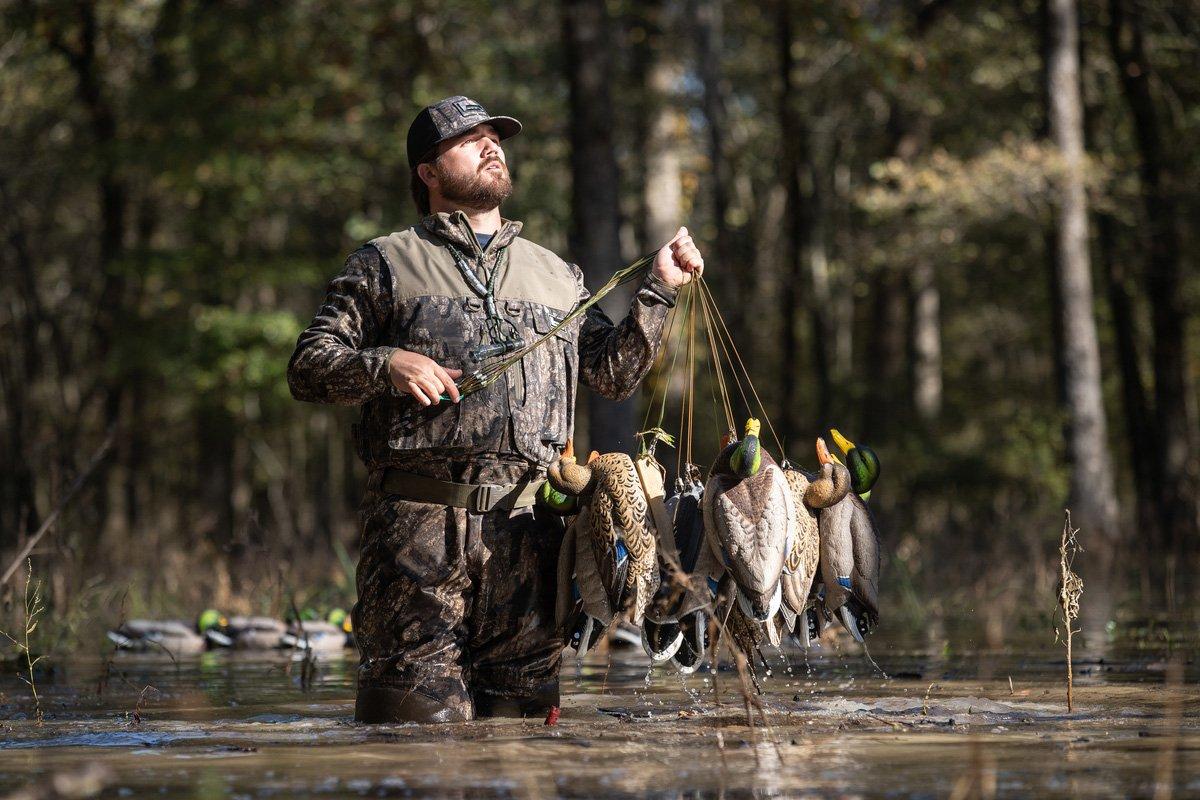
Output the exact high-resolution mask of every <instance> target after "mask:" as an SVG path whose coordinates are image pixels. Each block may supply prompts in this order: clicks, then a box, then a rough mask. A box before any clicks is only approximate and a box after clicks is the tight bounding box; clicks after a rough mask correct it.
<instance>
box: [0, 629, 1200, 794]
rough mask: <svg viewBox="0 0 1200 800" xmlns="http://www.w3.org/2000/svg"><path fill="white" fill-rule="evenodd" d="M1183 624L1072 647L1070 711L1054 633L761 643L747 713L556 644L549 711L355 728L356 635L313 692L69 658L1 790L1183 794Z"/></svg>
mask: <svg viewBox="0 0 1200 800" xmlns="http://www.w3.org/2000/svg"><path fill="white" fill-rule="evenodd" d="M1190 635H1191V637H1192V638H1191V641H1190V642H1189V641H1187V640H1186V637H1185V639H1180V638H1179V637H1176V638H1175V640H1174V642H1173V644H1172V645H1171V652H1168V651H1167V650H1166V649H1165V647H1160V646H1153V647H1146V646H1129V647H1124V648H1122V647H1114V648H1110V652H1108V653H1107V654H1106V656H1105V658H1104V659H1103V661H1101V660H1099V659H1095V658H1093V659H1091V660H1090V661H1087V662H1085V663H1083V664H1080V665H1079V669H1078V682H1077V689H1076V708H1075V710H1074V711H1073V712H1071V713H1068V712H1067V711H1066V707H1065V704H1064V695H1063V689H1062V684H1061V677H1060V676H1061V672H1062V662H1061V656H1060V654H1059V653H1057V652H1054V651H1046V652H1041V653H1030V654H1020V655H1014V654H1012V653H983V654H979V653H974V654H971V655H968V656H947V655H944V654H942V653H938V654H927V653H922V652H920V651H919V650H914V649H911V648H909V647H907V646H905V644H904V643H902V642H895V641H892V642H889V641H888V640H887V639H879V640H877V641H875V642H874V643H873V644H872V654H873V655H874V657H875V660H876V661H877V662H878V669H876V668H875V667H873V666H872V665H871V664H870V663H869V662H868V661H867V660H866V659H864V658H863V657H862V656H861V654H854V653H850V652H848V651H846V650H842V649H837V650H836V651H832V652H831V651H829V649H828V648H827V649H826V651H825V652H821V651H816V652H817V653H818V654H814V655H810V657H809V659H808V663H807V665H806V664H805V660H804V657H803V654H802V653H800V652H799V651H788V652H787V654H786V655H787V658H789V659H790V660H791V661H792V662H793V664H792V667H791V670H790V673H789V670H788V667H787V666H786V664H785V663H784V662H783V658H782V654H773V655H772V660H773V662H774V663H773V665H772V666H773V674H772V675H771V676H770V677H768V678H766V679H765V680H764V681H763V685H762V688H763V694H762V695H761V696H760V698H759V699H760V702H761V710H760V709H758V708H756V707H754V706H751V708H750V714H751V716H752V717H753V723H754V724H753V725H750V724H748V721H747V720H748V717H747V709H746V706H745V704H744V702H743V695H742V693H741V692H740V691H739V690H738V688H737V686H738V681H737V677H736V675H735V674H732V673H729V672H724V671H722V672H720V673H719V674H718V675H717V676H715V677H716V682H717V686H716V688H715V689H714V686H713V677H714V676H712V675H693V676H690V677H689V678H687V679H686V680H685V679H683V678H682V677H681V676H679V675H678V674H676V673H675V672H673V671H670V670H665V669H659V670H656V671H654V672H653V674H651V675H650V677H649V679H647V674H648V670H647V666H646V660H645V659H644V657H642V656H641V655H640V653H637V652H635V651H633V650H626V651H621V650H614V651H613V652H612V653H611V654H607V655H599V654H597V655H594V656H591V657H589V659H588V660H587V661H586V663H584V664H582V665H577V664H576V663H575V662H574V661H573V660H571V659H570V658H569V657H568V661H567V662H566V666H565V667H564V671H563V711H562V717H561V720H560V721H559V723H558V725H556V726H554V727H547V726H545V725H543V720H541V719H535V720H511V719H510V720H496V721H480V722H475V723H470V724H463V725H448V726H418V725H405V726H381V727H375V728H369V727H364V726H360V725H356V724H354V723H353V722H352V720H351V715H352V711H353V698H354V681H353V673H354V670H353V668H354V665H355V657H354V655H353V653H350V654H348V655H347V657H346V658H345V659H333V660H328V661H325V662H322V663H321V664H320V665H319V667H318V670H317V674H316V676H315V679H314V680H313V682H312V685H311V686H308V687H307V688H306V687H304V686H302V685H301V683H302V682H301V680H300V674H299V669H298V668H294V669H288V661H287V659H286V658H285V657H279V656H268V657H261V656H259V657H246V656H243V655H238V654H230V653H210V654H207V655H204V656H201V657H197V658H193V659H189V660H181V661H180V662H178V663H174V662H172V661H171V660H169V659H164V658H149V657H145V656H142V657H129V658H125V657H121V658H116V659H112V660H107V661H106V660H104V659H94V660H86V659H79V660H77V661H74V662H69V663H61V662H60V663H58V664H57V665H56V668H55V671H54V673H53V674H52V675H47V676H45V677H43V678H42V679H41V683H40V687H39V688H40V691H41V694H42V702H43V707H44V708H45V710H46V720H45V722H44V723H43V724H42V725H41V726H39V725H38V724H37V723H36V721H35V720H33V719H30V718H28V717H27V714H28V712H29V710H30V708H31V706H30V703H29V693H28V690H27V688H26V687H25V686H24V685H23V684H21V683H20V682H19V681H17V680H16V678H15V676H12V675H9V674H5V675H0V731H2V736H3V740H2V742H0V796H4V795H5V794H6V793H7V792H9V791H12V790H16V789H17V788H19V787H22V786H27V785H43V786H44V785H46V784H47V783H48V782H49V781H50V780H51V778H52V776H53V775H55V774H60V775H62V774H71V773H74V772H79V771H82V770H85V769H86V768H88V767H89V765H95V764H100V765H102V768H103V769H104V771H105V772H107V775H108V777H107V780H106V783H107V788H105V789H104V791H103V792H102V795H101V796H104V797H127V796H142V795H153V796H156V797H163V796H165V797H197V798H205V797H221V796H227V795H232V796H237V797H274V796H283V797H295V796H305V797H323V798H324V797H384V796H400V797H409V796H438V797H441V796H448V797H531V798H542V797H556V796H565V797H594V796H598V795H604V796H616V797H642V796H652V797H794V796H850V797H946V796H952V795H954V796H963V797H965V796H992V795H996V796H1011V797H1023V796H1072V797H1124V796H1131V795H1151V794H1153V793H1154V791H1155V788H1156V781H1162V782H1163V784H1164V785H1163V787H1162V789H1163V790H1169V791H1170V792H1171V793H1173V795H1174V796H1175V797H1187V796H1200V685H1198V684H1197V680H1198V679H1200V675H1198V674H1197V672H1198V670H1200V666H1198V665H1197V662H1196V658H1195V656H1196V648H1195V630H1194V629H1193V630H1192V631H1191V634H1190ZM1181 642H1182V644H1181ZM569 655H570V654H569V653H568V656H569ZM1171 663H1181V664H1182V665H1183V667H1182V671H1181V672H1182V674H1181V677H1179V676H1180V671H1179V670H1174V669H1172V668H1171V667H1169V664H1171ZM884 673H886V676H885V674H884ZM1168 673H1170V674H1171V675H1172V676H1176V677H1174V678H1173V679H1171V680H1168V678H1167V674H1168ZM1010 678H1011V685H1010V682H1009V679H1010ZM1164 796H1168V795H1164Z"/></svg>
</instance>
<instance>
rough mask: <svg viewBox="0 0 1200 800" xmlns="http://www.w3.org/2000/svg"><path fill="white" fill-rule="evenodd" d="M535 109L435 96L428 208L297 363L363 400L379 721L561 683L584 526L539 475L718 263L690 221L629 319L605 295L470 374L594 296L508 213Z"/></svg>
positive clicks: (355, 264)
mask: <svg viewBox="0 0 1200 800" xmlns="http://www.w3.org/2000/svg"><path fill="white" fill-rule="evenodd" d="M520 130H521V124H520V123H519V122H518V121H517V120H515V119H513V118H511V117H502V116H490V115H488V113H487V112H486V111H485V110H484V108H483V106H481V105H479V104H478V103H476V102H474V101H472V100H470V99H468V98H466V97H461V96H456V97H450V98H447V99H445V100H442V101H440V102H438V103H435V104H433V105H431V106H428V107H426V108H425V109H423V110H422V111H421V113H420V114H418V115H417V118H416V119H415V120H414V121H413V123H412V126H411V127H410V128H409V131H408V158H409V167H410V168H411V171H412V190H413V198H414V201H415V202H416V204H417V207H418V209H419V210H420V212H421V214H422V215H423V218H422V219H421V221H420V223H419V224H417V225H413V226H412V227H410V228H408V229H407V230H403V231H398V232H396V233H392V234H390V235H388V236H383V237H380V238H378V239H374V240H372V241H371V242H370V243H369V244H367V245H365V246H363V247H361V248H359V249H358V250H356V251H355V252H354V253H352V254H351V255H350V257H349V258H348V259H347V261H346V265H345V268H344V270H343V271H342V273H341V274H340V275H339V276H338V277H336V278H334V280H333V282H332V283H331V284H330V286H329V291H328V296H327V297H326V300H325V304H324V305H323V306H322V307H321V309H320V310H319V311H318V312H317V316H316V318H315V319H314V320H313V322H312V324H311V325H310V326H309V327H308V329H307V330H305V331H304V332H303V333H302V334H301V335H300V339H299V342H298V343H297V345H296V352H295V354H294V355H293V356H292V360H291V363H290V364H289V366H288V383H289V385H290V386H291V389H292V394H293V396H294V397H296V398H297V399H299V400H307V401H311V402H320V403H341V404H349V405H361V406H362V417H361V420H360V422H359V424H358V425H357V426H356V427H355V440H356V444H357V447H358V452H359V455H360V456H361V457H362V459H363V461H364V462H365V463H366V465H367V468H368V469H369V470H370V478H369V479H368V483H367V492H366V496H365V497H364V499H363V502H362V506H361V514H362V523H363V529H362V540H361V555H360V560H359V565H358V576H357V582H358V603H357V605H356V606H355V609H354V619H353V623H354V631H355V636H356V638H357V640H358V645H359V648H360V651H361V658H362V660H361V663H360V666H359V674H358V698H357V703H356V705H355V717H356V718H357V719H358V720H360V721H363V722H404V721H417V722H444V721H456V720H468V719H471V718H472V717H475V716H495V715H500V714H505V715H511V714H544V713H546V711H547V710H548V709H549V708H550V707H552V706H555V705H557V704H558V701H559V693H558V670H559V663H560V658H561V652H562V647H563V643H562V639H561V636H560V634H559V633H558V632H556V631H555V630H554V592H555V588H556V587H555V580H556V565H557V554H558V547H559V543H560V540H561V537H562V532H563V526H562V521H561V518H559V517H557V516H556V515H554V514H553V513H551V512H550V511H548V510H546V509H544V508H542V507H541V506H539V505H535V503H534V495H535V492H536V489H537V486H538V485H539V484H540V483H541V481H542V480H543V479H544V476H545V469H546V465H547V464H549V463H550V462H551V461H552V460H553V459H555V458H557V456H558V454H559V452H560V451H561V450H562V448H563V446H564V445H565V443H566V441H567V439H568V438H569V437H570V436H571V433H572V428H573V421H574V407H575V384H576V381H577V380H580V381H582V382H583V383H585V384H587V385H588V386H590V387H591V388H592V389H593V390H595V391H597V392H599V393H600V394H602V395H604V396H605V397H608V398H611V399H614V400H616V399H621V398H623V397H627V396H629V395H630V394H631V393H632V392H633V391H634V389H635V388H636V387H637V385H638V383H639V382H640V381H641V379H642V378H643V376H644V375H645V374H646V372H647V370H649V368H650V366H651V364H652V363H653V361H654V358H655V356H656V354H657V351H658V348H659V345H660V340H661V338H662V334H663V323H664V322H665V320H666V317H667V314H668V311H669V309H670V308H671V307H672V306H673V305H674V302H675V295H676V291H677V290H678V288H679V287H680V286H682V285H684V284H685V283H687V282H688V281H689V280H690V279H691V278H692V276H693V275H696V276H698V275H699V274H700V273H701V271H702V270H703V260H702V259H701V257H700V253H699V251H698V250H697V249H696V246H695V245H694V244H693V243H692V240H691V238H690V237H689V236H688V235H687V231H686V229H683V228H681V229H680V230H679V233H678V234H677V235H676V236H675V238H674V239H673V240H672V241H671V242H670V243H668V244H667V245H665V246H664V247H663V248H662V249H661V250H660V251H659V253H658V256H657V258H656V260H655V263H654V267H653V269H652V271H651V272H650V274H649V275H648V276H647V277H646V279H645V281H644V282H643V283H642V285H641V287H640V289H639V290H638V292H637V295H636V297H635V298H634V300H633V302H632V304H631V308H630V311H629V315H628V316H627V317H626V318H625V320H624V321H623V322H621V324H620V325H614V324H613V323H612V321H611V320H609V319H608V318H607V317H606V316H605V315H604V313H603V312H602V311H600V310H599V308H598V307H596V306H593V307H592V308H591V309H589V311H588V313H587V314H586V316H583V317H580V318H579V319H577V320H575V321H574V322H572V323H571V324H569V325H567V326H565V327H564V328H563V329H562V330H561V331H558V332H557V334H556V335H555V336H553V337H552V338H551V340H550V341H547V342H546V343H544V344H542V345H541V346H539V347H537V348H536V349H534V350H533V351H532V352H530V353H528V354H527V355H525V356H524V357H523V358H522V359H521V360H520V362H519V363H518V364H515V365H513V366H512V367H511V368H509V369H508V370H507V371H506V372H505V373H504V375H503V377H501V378H500V379H499V380H498V381H496V382H495V383H493V384H491V385H490V386H488V387H487V388H486V389H483V390H480V391H477V392H474V393H470V394H460V392H459V391H458V388H457V387H456V385H455V380H456V379H458V378H460V377H461V376H462V375H463V374H464V373H466V374H470V373H471V372H474V371H475V370H477V369H478V368H479V367H480V366H481V365H482V364H484V363H487V362H488V361H489V360H490V359H492V358H495V357H496V356H497V355H498V354H503V353H505V352H510V351H512V350H513V349H515V348H516V347H518V346H520V345H521V344H522V343H524V342H529V341H532V340H533V339H534V338H536V337H539V336H541V335H542V334H545V333H549V332H550V331H551V330H552V329H553V327H554V326H555V325H556V324H557V323H559V322H561V321H562V319H563V317H564V316H565V315H566V314H567V313H568V312H569V311H571V310H572V309H573V308H575V307H576V306H577V305H578V304H579V303H580V302H582V301H583V300H585V299H586V298H587V297H588V291H587V289H585V288H584V284H583V274H582V272H581V271H580V269H579V268H578V267H577V266H575V265H573V264H568V263H566V262H564V261H563V260H562V259H560V258H559V257H558V256H556V255H554V254H553V253H552V252H550V251H549V250H547V249H545V248H543V247H539V246H538V245H536V244H533V243H532V242H529V241H527V240H525V239H522V238H520V237H519V236H518V233H519V232H520V230H521V223H520V222H514V221H512V220H506V219H504V218H502V217H501V216H500V203H501V202H503V201H504V200H505V199H506V198H507V197H508V196H509V195H510V193H511V192H512V181H511V179H510V178H509V174H508V167H507V164H506V162H505V157H504V150H503V149H502V148H501V145H500V142H501V141H502V140H503V139H506V138H508V137H510V136H513V135H515V134H517V133H518V132H520ZM614 266H616V265H614Z"/></svg>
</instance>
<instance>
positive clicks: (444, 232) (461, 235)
mask: <svg viewBox="0 0 1200 800" xmlns="http://www.w3.org/2000/svg"><path fill="white" fill-rule="evenodd" d="M421 225H422V226H423V227H424V228H425V229H426V230H427V231H429V232H430V233H434V234H437V235H438V236H440V237H442V238H443V239H445V240H446V241H448V242H451V243H452V244H456V245H458V246H459V247H461V248H463V250H464V251H466V252H468V253H474V254H475V255H481V254H482V253H483V251H482V250H481V249H480V247H479V240H478V239H476V238H475V232H474V231H472V230H471V223H470V222H468V221H467V215H466V214H464V213H463V212H462V211H457V210H456V211H451V212H446V211H439V212H437V213H436V214H430V215H429V216H427V217H425V218H424V219H422V220H421ZM521 227H522V223H521V222H518V221H516V220H511V219H504V218H503V217H502V218H501V219H500V230H498V231H496V235H495V236H493V237H492V240H491V241H490V242H488V246H487V249H488V251H489V252H490V251H496V250H500V249H502V248H505V247H508V245H509V244H511V243H512V240H513V239H515V238H517V234H518V233H520V232H521Z"/></svg>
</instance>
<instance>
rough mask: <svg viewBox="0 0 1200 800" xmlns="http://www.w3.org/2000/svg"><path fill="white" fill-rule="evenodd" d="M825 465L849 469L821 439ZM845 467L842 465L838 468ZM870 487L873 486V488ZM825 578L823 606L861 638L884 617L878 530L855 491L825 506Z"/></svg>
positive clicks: (821, 522)
mask: <svg viewBox="0 0 1200 800" xmlns="http://www.w3.org/2000/svg"><path fill="white" fill-rule="evenodd" d="M817 458H818V459H819V460H821V462H822V467H823V468H824V465H825V464H826V463H828V462H829V461H833V462H835V467H834V468H833V470H834V473H835V474H836V473H838V472H840V471H841V470H844V469H845V467H844V466H843V465H842V464H841V463H840V462H837V459H836V457H834V456H831V454H830V453H829V451H828V449H827V448H826V447H825V446H824V442H823V441H821V440H820V439H818V440H817ZM838 468H841V469H838ZM868 488H869V487H868ZM818 524H819V530H820V534H821V579H822V582H823V583H824V584H825V586H824V592H825V597H824V606H825V609H826V610H827V612H828V613H829V614H830V615H831V616H834V617H836V618H837V619H838V620H839V621H840V622H841V623H842V624H843V625H845V626H846V630H848V631H849V632H850V634H851V635H852V636H853V637H854V638H855V639H856V640H858V641H859V642H861V641H862V640H863V636H864V635H866V634H867V633H870V631H871V629H872V628H873V627H875V625H876V624H877V623H878V621H879V529H878V527H877V526H876V524H875V518H874V516H873V515H872V514H871V509H870V508H868V507H867V504H866V502H865V501H864V500H863V499H862V498H861V497H859V496H858V494H856V493H854V492H849V493H847V494H846V495H845V496H844V497H843V498H842V499H841V500H839V501H838V502H836V503H834V504H833V505H831V506H829V507H828V508H824V509H822V510H821V512H820V514H819V517H818Z"/></svg>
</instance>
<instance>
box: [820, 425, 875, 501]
mask: <svg viewBox="0 0 1200 800" xmlns="http://www.w3.org/2000/svg"><path fill="white" fill-rule="evenodd" d="M829 433H830V435H831V436H832V437H833V441H834V443H836V444H837V446H838V448H839V449H840V450H841V451H842V454H843V455H844V456H845V457H846V469H848V470H850V488H851V490H852V491H853V492H854V493H855V494H856V495H858V496H859V497H861V498H862V499H863V500H870V499H871V487H873V486H874V485H875V481H877V480H879V456H877V455H875V451H874V450H872V449H871V448H869V447H867V446H866V445H856V444H855V443H854V442H852V441H850V440H849V439H847V438H846V437H845V436H842V434H840V433H838V430H837V428H830V429H829ZM834 458H837V456H834Z"/></svg>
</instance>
